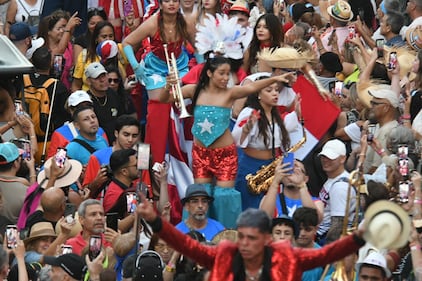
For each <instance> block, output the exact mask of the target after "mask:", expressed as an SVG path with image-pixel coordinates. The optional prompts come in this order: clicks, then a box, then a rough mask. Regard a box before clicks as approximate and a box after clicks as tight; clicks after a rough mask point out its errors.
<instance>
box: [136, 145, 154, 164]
mask: <svg viewBox="0 0 422 281" xmlns="http://www.w3.org/2000/svg"><path fill="white" fill-rule="evenodd" d="M150 150H151V148H150V145H149V144H147V143H140V144H138V159H137V161H138V162H137V168H138V170H148V169H149V157H150Z"/></svg>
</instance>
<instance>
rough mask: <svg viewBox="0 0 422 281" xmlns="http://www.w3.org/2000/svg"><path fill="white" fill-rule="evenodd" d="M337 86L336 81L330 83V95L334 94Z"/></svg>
mask: <svg viewBox="0 0 422 281" xmlns="http://www.w3.org/2000/svg"><path fill="white" fill-rule="evenodd" d="M335 85H336V81H331V82H329V83H328V90H329V91H330V93H334V88H335Z"/></svg>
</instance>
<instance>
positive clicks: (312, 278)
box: [302, 243, 324, 281]
mask: <svg viewBox="0 0 422 281" xmlns="http://www.w3.org/2000/svg"><path fill="white" fill-rule="evenodd" d="M319 248H321V246H319V245H318V244H317V243H314V249H319ZM323 271H324V269H323V268H322V267H316V268H313V269H310V270H307V271H305V272H303V274H302V281H319V279H320V278H321V275H322V272H323Z"/></svg>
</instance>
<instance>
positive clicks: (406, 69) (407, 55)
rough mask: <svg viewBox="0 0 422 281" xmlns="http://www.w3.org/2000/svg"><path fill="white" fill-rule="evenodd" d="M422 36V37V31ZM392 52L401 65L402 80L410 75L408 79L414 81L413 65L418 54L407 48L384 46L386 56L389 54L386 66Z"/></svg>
mask: <svg viewBox="0 0 422 281" xmlns="http://www.w3.org/2000/svg"><path fill="white" fill-rule="evenodd" d="M421 35H422V30H421ZM421 42H422V41H421ZM421 46H422V45H421ZM391 52H396V53H397V60H398V62H399V65H400V79H402V78H403V77H405V76H406V75H408V74H409V77H408V78H409V80H413V79H414V76H415V74H414V73H413V72H412V65H413V62H414V61H415V58H416V52H415V51H414V50H413V49H410V48H406V47H400V48H391V47H388V46H384V54H388V55H387V56H385V64H386V65H387V63H388V59H387V57H388V56H389V55H390V53H391Z"/></svg>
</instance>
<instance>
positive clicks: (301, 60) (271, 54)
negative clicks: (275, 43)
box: [258, 47, 313, 69]
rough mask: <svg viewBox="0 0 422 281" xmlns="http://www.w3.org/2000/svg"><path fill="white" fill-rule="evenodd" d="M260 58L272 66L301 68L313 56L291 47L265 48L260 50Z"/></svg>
mask: <svg viewBox="0 0 422 281" xmlns="http://www.w3.org/2000/svg"><path fill="white" fill-rule="evenodd" d="M258 60H259V61H263V62H264V63H266V64H267V65H268V66H270V67H272V68H289V69H300V68H302V67H303V66H304V65H305V64H306V63H307V62H311V61H312V60H313V56H312V55H310V54H308V53H299V52H298V51H297V50H296V49H294V48H290V47H283V48H276V49H269V48H265V49H263V50H262V51H261V52H259V54H258Z"/></svg>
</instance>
